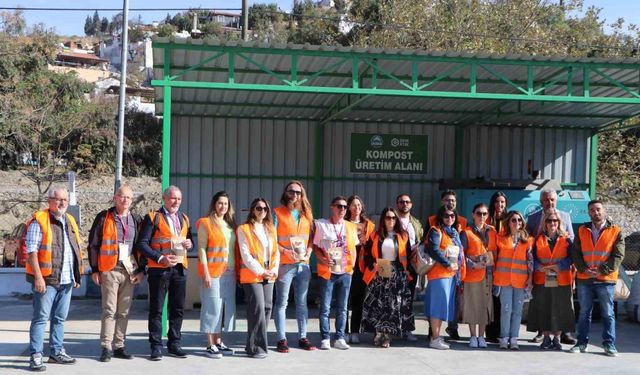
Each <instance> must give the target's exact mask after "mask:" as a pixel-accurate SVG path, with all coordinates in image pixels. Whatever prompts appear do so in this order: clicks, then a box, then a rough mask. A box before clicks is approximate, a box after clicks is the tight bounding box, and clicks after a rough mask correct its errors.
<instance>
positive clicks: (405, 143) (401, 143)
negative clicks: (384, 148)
mask: <svg viewBox="0 0 640 375" xmlns="http://www.w3.org/2000/svg"><path fill="white" fill-rule="evenodd" d="M391 146H393V147H409V140H408V139H402V138H393V139H392V140H391Z"/></svg>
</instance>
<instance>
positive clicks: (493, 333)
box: [486, 191, 509, 343]
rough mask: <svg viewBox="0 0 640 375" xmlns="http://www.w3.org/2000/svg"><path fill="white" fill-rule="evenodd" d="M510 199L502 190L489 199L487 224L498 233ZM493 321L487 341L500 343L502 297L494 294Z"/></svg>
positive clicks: (501, 231) (503, 222) (500, 231)
mask: <svg viewBox="0 0 640 375" xmlns="http://www.w3.org/2000/svg"><path fill="white" fill-rule="evenodd" d="M508 207H509V200H508V199H507V195H506V194H505V193H503V192H501V191H496V192H495V193H493V195H492V196H491V199H490V201H489V217H488V218H487V224H489V225H491V226H493V227H494V228H495V229H496V231H497V232H498V233H504V231H505V230H506V229H505V221H504V218H505V217H506V216H507V210H508ZM491 299H492V300H493V321H492V322H491V323H489V325H487V329H486V333H487V341H489V342H493V343H498V342H499V341H500V340H499V338H500V298H498V297H496V296H493V297H492V298H491Z"/></svg>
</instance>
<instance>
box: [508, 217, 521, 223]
mask: <svg viewBox="0 0 640 375" xmlns="http://www.w3.org/2000/svg"><path fill="white" fill-rule="evenodd" d="M511 222H512V223H524V220H522V219H521V218H519V217H514V218H512V219H511Z"/></svg>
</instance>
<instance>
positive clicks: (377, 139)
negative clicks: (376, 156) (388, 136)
mask: <svg viewBox="0 0 640 375" xmlns="http://www.w3.org/2000/svg"><path fill="white" fill-rule="evenodd" d="M383 143H384V142H383V140H382V136H381V135H374V136H373V137H371V147H373V148H380V147H382V144H383Z"/></svg>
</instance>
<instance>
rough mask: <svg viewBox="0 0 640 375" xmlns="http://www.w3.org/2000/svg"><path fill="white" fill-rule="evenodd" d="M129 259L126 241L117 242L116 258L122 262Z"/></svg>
mask: <svg viewBox="0 0 640 375" xmlns="http://www.w3.org/2000/svg"><path fill="white" fill-rule="evenodd" d="M126 259H129V244H128V243H126V242H121V243H118V260H119V261H121V262H124V261H125V260H126Z"/></svg>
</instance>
